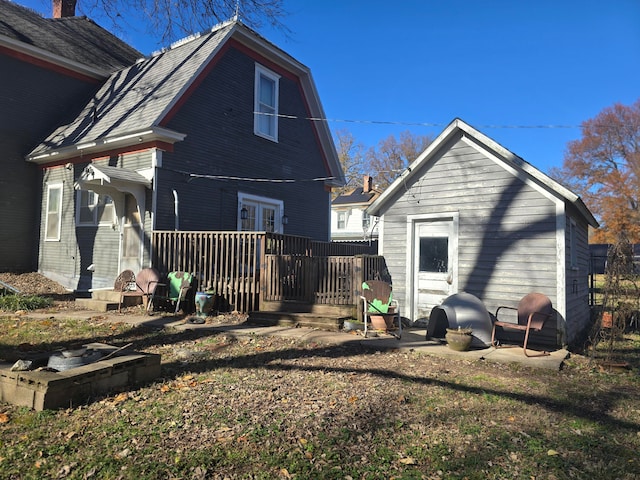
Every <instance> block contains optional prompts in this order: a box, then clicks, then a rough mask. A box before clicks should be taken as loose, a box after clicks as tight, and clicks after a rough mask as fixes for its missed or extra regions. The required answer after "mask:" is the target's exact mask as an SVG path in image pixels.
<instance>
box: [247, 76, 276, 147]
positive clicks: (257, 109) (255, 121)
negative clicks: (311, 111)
mask: <svg viewBox="0 0 640 480" xmlns="http://www.w3.org/2000/svg"><path fill="white" fill-rule="evenodd" d="M262 76H264V77H267V78H269V79H270V80H272V81H273V82H274V90H275V92H274V94H275V99H274V102H275V105H274V112H273V136H271V135H268V134H266V133H264V132H262V131H261V130H260V117H261V116H262V114H261V113H260V111H261V110H260V77H262ZM253 98H254V105H253V112H254V113H253V133H254V134H255V135H257V136H259V137H263V138H266V139H268V140H272V141H274V142H277V141H278V111H279V110H278V109H279V103H280V101H279V98H280V75H278V74H276V73H274V72H272V71H271V70H268V69H266V68H265V67H263V66H262V65H260V64H259V63H256V74H255V81H254V97H253Z"/></svg>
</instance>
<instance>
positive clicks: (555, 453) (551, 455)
mask: <svg viewBox="0 0 640 480" xmlns="http://www.w3.org/2000/svg"><path fill="white" fill-rule="evenodd" d="M547 455H549V456H550V457H553V456H555V455H560V454H559V453H558V452H556V451H555V450H553V449H550V450H548V451H547Z"/></svg>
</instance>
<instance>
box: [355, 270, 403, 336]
mask: <svg viewBox="0 0 640 480" xmlns="http://www.w3.org/2000/svg"><path fill="white" fill-rule="evenodd" d="M362 299H363V301H364V312H363V320H364V335H365V337H366V336H367V330H368V329H367V324H368V321H369V320H370V319H369V316H370V315H382V316H390V317H393V323H394V325H395V323H397V324H398V334H397V335H395V334H394V335H395V336H396V337H397V338H398V339H399V338H400V337H401V336H402V321H401V319H400V309H399V307H398V302H396V301H395V300H393V289H392V287H391V284H390V283H387V282H383V281H381V280H367V281H366V282H363V283H362ZM391 307H394V308H393V309H392V308H391ZM394 328H395V327H394ZM389 330H390V329H387V331H389ZM389 333H391V332H389Z"/></svg>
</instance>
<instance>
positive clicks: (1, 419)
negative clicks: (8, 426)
mask: <svg viewBox="0 0 640 480" xmlns="http://www.w3.org/2000/svg"><path fill="white" fill-rule="evenodd" d="M0 423H9V415H7V414H6V413H0Z"/></svg>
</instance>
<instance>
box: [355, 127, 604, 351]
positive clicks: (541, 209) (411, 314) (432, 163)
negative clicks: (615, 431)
mask: <svg viewBox="0 0 640 480" xmlns="http://www.w3.org/2000/svg"><path fill="white" fill-rule="evenodd" d="M367 212H368V213H369V214H370V215H376V216H379V217H380V222H379V226H378V228H379V232H380V234H379V235H380V236H379V240H380V254H381V255H384V257H385V259H386V262H387V266H388V268H389V271H390V273H391V277H392V280H393V289H394V296H395V298H396V299H397V300H398V301H399V303H400V306H401V312H402V313H403V315H404V316H405V317H406V318H407V319H408V320H410V321H412V322H424V321H426V320H427V319H428V318H429V315H430V312H431V309H432V308H433V307H434V306H436V305H439V304H440V303H441V302H442V301H443V300H444V299H445V298H447V297H448V296H450V295H453V294H456V293H459V292H467V293H471V294H473V295H475V296H476V297H478V298H480V299H481V300H482V302H483V303H484V304H485V305H486V307H487V310H488V311H489V312H490V313H494V312H495V310H496V308H497V307H498V306H500V305H511V306H517V304H518V301H519V300H520V299H521V298H522V297H523V296H524V295H526V294H527V293H531V292H540V293H543V294H545V295H547V296H548V297H549V298H550V299H551V301H552V303H553V307H554V309H555V311H556V314H557V315H556V320H557V321H556V322H548V324H547V327H545V330H544V332H543V335H542V337H541V339H542V343H553V344H566V343H571V342H572V341H575V340H576V339H577V338H578V337H579V336H580V335H581V334H582V333H583V332H584V330H585V329H586V328H588V326H589V321H590V308H589V301H588V300H589V295H588V294H589V284H588V276H589V245H588V227H589V226H592V227H597V226H598V222H597V221H596V219H595V218H594V217H593V215H592V214H591V212H590V211H589V210H588V209H587V207H586V206H585V205H584V203H583V202H582V200H581V199H580V198H579V197H578V196H577V195H575V194H574V193H572V192H571V191H570V190H568V189H566V188H565V187H563V186H561V185H560V184H559V183H557V182H555V181H554V180H552V179H551V178H549V177H548V176H546V175H545V174H543V173H542V172H540V171H539V170H537V169H536V168H534V167H533V166H532V165H530V164H529V163H527V162H526V161H524V160H523V159H522V158H520V157H518V156H517V155H515V154H513V153H512V152H510V151H509V150H507V149H506V148H504V147H502V146H501V145H499V144H498V143H497V142H495V141H493V140H492V139H490V138H489V137H487V136H485V135H484V134H482V133H480V132H479V131H478V130H476V129H474V128H473V127H471V126H469V125H468V124H466V123H465V122H463V121H462V120H460V119H456V120H454V121H453V122H452V123H451V124H449V126H447V127H446V128H445V129H444V131H443V132H442V133H441V134H440V135H439V136H438V137H437V138H436V139H435V140H434V142H433V143H432V144H431V145H429V147H428V148H427V149H426V150H425V151H424V152H423V153H422V154H421V155H420V156H418V158H417V159H416V160H415V161H414V162H413V163H412V164H411V165H410V166H409V167H408V168H407V169H406V171H405V172H404V173H403V174H402V175H400V177H399V178H397V179H396V180H395V181H394V183H393V184H392V185H391V186H390V187H389V188H388V189H387V190H386V191H385V192H384V193H383V194H382V195H381V196H380V197H379V198H378V199H377V200H376V201H375V202H374V203H373V204H372V205H371V206H370V207H369V208H368V210H367Z"/></svg>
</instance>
